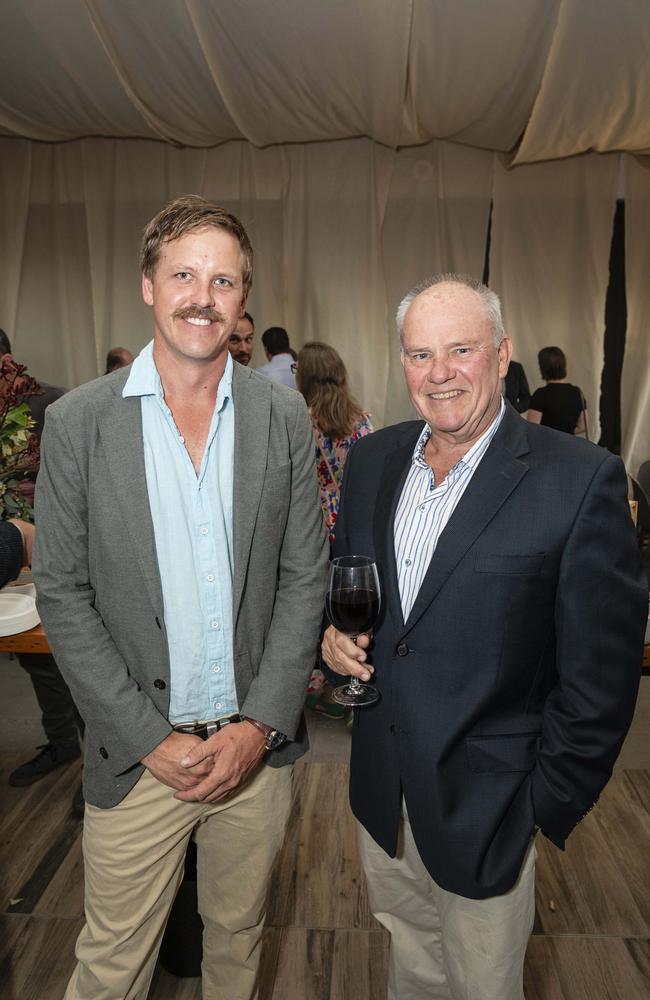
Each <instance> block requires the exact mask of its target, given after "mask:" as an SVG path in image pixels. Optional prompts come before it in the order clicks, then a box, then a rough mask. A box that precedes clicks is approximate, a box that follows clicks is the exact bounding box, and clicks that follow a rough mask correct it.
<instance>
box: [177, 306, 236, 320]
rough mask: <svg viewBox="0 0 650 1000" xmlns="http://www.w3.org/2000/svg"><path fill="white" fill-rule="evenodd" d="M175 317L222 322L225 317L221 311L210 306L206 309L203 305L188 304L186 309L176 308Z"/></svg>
mask: <svg viewBox="0 0 650 1000" xmlns="http://www.w3.org/2000/svg"><path fill="white" fill-rule="evenodd" d="M174 319H209V320H210V322H211V323H222V322H223V319H224V318H223V315H222V314H221V313H220V312H217V310H216V309H211V308H210V307H209V306H207V307H206V308H204V309H203V308H201V306H186V307H185V308H184V309H177V310H176V312H175V313H174Z"/></svg>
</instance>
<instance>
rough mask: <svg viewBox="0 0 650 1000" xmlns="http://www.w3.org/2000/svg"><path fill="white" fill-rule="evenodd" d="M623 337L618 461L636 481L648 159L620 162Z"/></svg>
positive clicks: (647, 397)
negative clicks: (622, 182)
mask: <svg viewBox="0 0 650 1000" xmlns="http://www.w3.org/2000/svg"><path fill="white" fill-rule="evenodd" d="M625 190H626V196H625V203H626V212H625V283H626V295H627V334H626V338H625V358H624V362H623V375H622V378H621V410H622V413H621V426H622V439H623V451H622V457H623V460H624V461H625V464H626V466H627V469H628V471H629V472H630V474H631V475H633V476H636V474H637V472H638V471H639V466H640V465H641V463H642V462H645V461H647V460H648V459H650V292H649V290H648V289H649V287H650V281H649V275H650V240H649V239H648V233H650V157H639V158H635V157H629V156H626V157H625Z"/></svg>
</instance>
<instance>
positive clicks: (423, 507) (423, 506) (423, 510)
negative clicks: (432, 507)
mask: <svg viewBox="0 0 650 1000" xmlns="http://www.w3.org/2000/svg"><path fill="white" fill-rule="evenodd" d="M426 509H427V508H426V507H425V505H424V504H422V506H421V507H420V510H421V511H422V513H423V514H424V512H425V510H426Z"/></svg>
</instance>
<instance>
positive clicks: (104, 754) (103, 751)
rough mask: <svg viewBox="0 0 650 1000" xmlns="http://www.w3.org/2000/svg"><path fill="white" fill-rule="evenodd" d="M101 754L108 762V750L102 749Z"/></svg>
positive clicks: (100, 749)
mask: <svg viewBox="0 0 650 1000" xmlns="http://www.w3.org/2000/svg"><path fill="white" fill-rule="evenodd" d="M99 754H100V756H101V757H103V758H104V760H108V750H107V749H106V747H100V748H99Z"/></svg>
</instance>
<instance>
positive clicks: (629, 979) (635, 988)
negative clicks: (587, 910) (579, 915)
mask: <svg viewBox="0 0 650 1000" xmlns="http://www.w3.org/2000/svg"><path fill="white" fill-rule="evenodd" d="M544 945H545V949H546V951H547V954H548V955H549V956H551V962H552V966H553V968H554V970H555V972H556V974H557V977H558V980H559V982H560V985H561V989H562V993H561V997H562V1000H648V985H649V984H648V981H647V978H646V979H645V981H644V976H643V974H642V972H641V971H640V969H639V966H638V964H637V962H636V961H635V960H634V958H633V957H632V955H631V953H630V950H629V949H628V947H627V945H626V942H625V941H624V940H623V939H622V938H618V937H591V936H581V937H565V938H562V937H552V938H546V939H545V940H544ZM541 997H543V1000H547V997H545V996H544V994H541Z"/></svg>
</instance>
